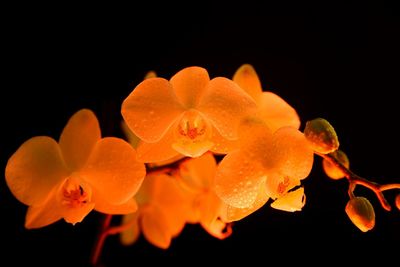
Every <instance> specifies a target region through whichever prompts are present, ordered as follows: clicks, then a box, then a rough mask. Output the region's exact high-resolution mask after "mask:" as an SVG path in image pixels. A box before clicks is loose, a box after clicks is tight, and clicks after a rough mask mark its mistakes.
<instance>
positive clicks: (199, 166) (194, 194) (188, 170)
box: [177, 152, 232, 239]
mask: <svg viewBox="0 0 400 267" xmlns="http://www.w3.org/2000/svg"><path fill="white" fill-rule="evenodd" d="M216 170H217V163H216V160H215V158H214V156H213V154H212V153H211V152H207V153H205V154H203V155H202V156H200V157H198V158H192V159H188V160H186V161H184V162H183V163H182V164H180V166H179V172H178V177H177V178H178V181H180V184H181V185H182V186H183V187H184V188H186V189H187V191H188V192H189V194H190V195H189V198H191V200H189V201H191V202H192V205H191V209H190V213H188V214H189V217H188V220H189V222H190V223H200V225H201V226H202V227H203V228H204V229H205V230H206V231H207V232H208V233H209V234H211V235H212V236H214V237H216V238H219V239H225V238H227V237H228V236H229V235H230V234H231V233H232V229H231V227H230V225H229V224H227V223H226V222H225V221H223V219H222V216H223V212H224V210H225V204H224V203H223V202H222V201H221V199H220V198H219V197H218V196H217V195H216V193H215V191H214V179H215V173H216Z"/></svg>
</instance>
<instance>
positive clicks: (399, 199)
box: [395, 194, 400, 210]
mask: <svg viewBox="0 0 400 267" xmlns="http://www.w3.org/2000/svg"><path fill="white" fill-rule="evenodd" d="M395 201H396V207H397V209H398V210H400V194H398V195H397V196H396V200H395Z"/></svg>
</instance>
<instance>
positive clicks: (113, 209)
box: [93, 192, 138, 214]
mask: <svg viewBox="0 0 400 267" xmlns="http://www.w3.org/2000/svg"><path fill="white" fill-rule="evenodd" d="M93 202H94V203H95V206H94V209H95V210H96V211H99V212H102V213H106V214H128V213H133V212H136V211H137V209H138V206H137V203H136V200H135V199H134V198H131V199H129V200H128V201H127V202H125V203H122V204H119V205H114V204H110V203H108V202H106V201H105V200H104V198H103V197H101V196H97V195H96V192H94V194H93Z"/></svg>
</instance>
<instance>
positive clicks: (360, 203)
mask: <svg viewBox="0 0 400 267" xmlns="http://www.w3.org/2000/svg"><path fill="white" fill-rule="evenodd" d="M346 213H347V216H349V218H350V220H351V221H352V222H353V224H354V225H355V226H357V227H358V228H359V229H360V230H361V231H363V232H367V231H369V230H371V229H372V228H374V226H375V211H374V207H373V206H372V204H371V202H369V200H368V199H366V198H365V197H354V198H352V199H350V200H349V202H347V205H346Z"/></svg>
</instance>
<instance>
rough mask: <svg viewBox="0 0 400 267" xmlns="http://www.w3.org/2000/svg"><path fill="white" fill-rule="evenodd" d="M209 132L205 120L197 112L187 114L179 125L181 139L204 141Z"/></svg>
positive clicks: (192, 111)
mask: <svg viewBox="0 0 400 267" xmlns="http://www.w3.org/2000/svg"><path fill="white" fill-rule="evenodd" d="M206 130H207V123H206V121H205V120H204V118H203V117H202V116H201V115H200V114H199V113H198V112H197V111H195V110H189V111H187V112H185V114H184V115H183V117H182V118H181V121H180V122H179V125H178V133H179V135H180V137H181V138H185V139H189V140H191V141H194V140H203V139H204V137H205V133H206Z"/></svg>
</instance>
